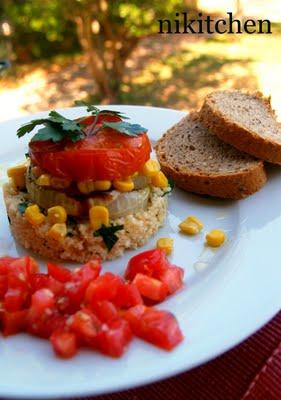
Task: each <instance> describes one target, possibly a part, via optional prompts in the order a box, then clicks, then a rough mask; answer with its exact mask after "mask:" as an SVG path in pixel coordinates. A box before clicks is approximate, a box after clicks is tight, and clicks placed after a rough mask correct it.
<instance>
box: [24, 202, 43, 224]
mask: <svg viewBox="0 0 281 400" xmlns="http://www.w3.org/2000/svg"><path fill="white" fill-rule="evenodd" d="M24 216H25V218H26V219H27V221H28V222H30V223H31V225H41V224H42V223H43V222H44V221H45V218H46V217H45V215H44V214H42V213H41V212H40V209H39V207H38V206H37V204H33V205H31V206H28V207H27V208H26V210H25V213H24Z"/></svg>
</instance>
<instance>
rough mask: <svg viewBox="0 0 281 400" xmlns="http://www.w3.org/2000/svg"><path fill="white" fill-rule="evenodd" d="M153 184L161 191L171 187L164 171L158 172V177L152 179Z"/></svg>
mask: <svg viewBox="0 0 281 400" xmlns="http://www.w3.org/2000/svg"><path fill="white" fill-rule="evenodd" d="M151 183H152V185H153V186H156V187H159V188H160V189H165V188H167V187H168V186H169V182H168V179H167V177H166V176H165V175H164V174H163V172H162V171H158V172H157V173H156V175H153V176H152V177H151Z"/></svg>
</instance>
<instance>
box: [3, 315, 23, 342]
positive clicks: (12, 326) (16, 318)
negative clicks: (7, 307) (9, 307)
mask: <svg viewBox="0 0 281 400" xmlns="http://www.w3.org/2000/svg"><path fill="white" fill-rule="evenodd" d="M26 316H27V310H21V311H16V312H4V313H3V315H2V328H3V335H4V336H10V335H15V334H16V333H19V332H22V331H24V330H25V328H26Z"/></svg>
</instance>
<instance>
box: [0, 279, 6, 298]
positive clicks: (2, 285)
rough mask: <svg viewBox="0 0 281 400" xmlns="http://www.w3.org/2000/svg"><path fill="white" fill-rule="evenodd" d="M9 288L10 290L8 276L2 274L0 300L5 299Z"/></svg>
mask: <svg viewBox="0 0 281 400" xmlns="http://www.w3.org/2000/svg"><path fill="white" fill-rule="evenodd" d="M7 290H8V276H7V275H0V300H3V299H4V296H5V293H6V292H7Z"/></svg>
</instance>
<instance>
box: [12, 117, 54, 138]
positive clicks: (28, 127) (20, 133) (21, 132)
mask: <svg viewBox="0 0 281 400" xmlns="http://www.w3.org/2000/svg"><path fill="white" fill-rule="evenodd" d="M46 121H47V119H46V118H41V119H34V120H33V121H30V122H28V123H26V124H24V125H22V126H21V127H20V128H19V129H18V130H17V136H18V137H19V138H20V137H22V136H24V135H25V134H26V133H29V132H31V131H33V129H34V128H35V126H36V125H42V124H44V122H46Z"/></svg>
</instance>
